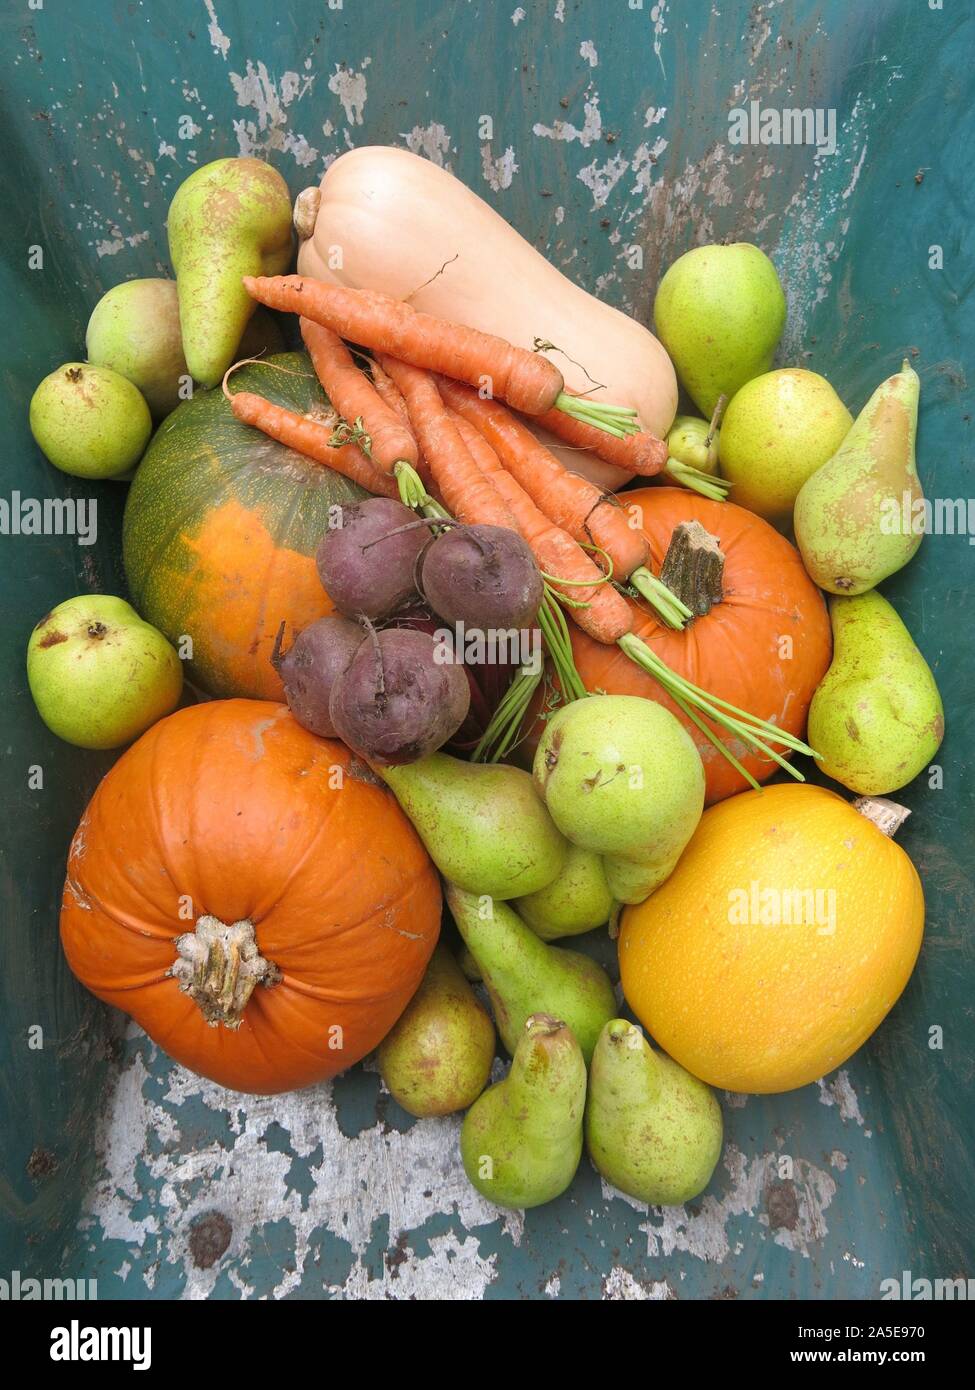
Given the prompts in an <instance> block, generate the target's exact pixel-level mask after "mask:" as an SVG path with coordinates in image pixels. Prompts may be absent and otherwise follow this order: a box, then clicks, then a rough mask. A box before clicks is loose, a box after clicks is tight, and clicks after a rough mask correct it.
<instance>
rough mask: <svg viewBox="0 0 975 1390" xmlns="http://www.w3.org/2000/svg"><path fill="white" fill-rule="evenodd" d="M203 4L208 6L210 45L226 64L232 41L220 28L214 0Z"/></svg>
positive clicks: (206, 0) (205, 1)
mask: <svg viewBox="0 0 975 1390" xmlns="http://www.w3.org/2000/svg"><path fill="white" fill-rule="evenodd" d="M203 3H204V4H205V5H206V9H207V14H208V16H209V18H210V23H209V24H208V25H207V34H208V35H209V38H210V44H211V46H212V48H213V51H214V53H219V54H220V56H221V58H222V59H223V60H224V62H226V61H227V54H228V53H229V52H230V40H229V39H228V37H227V35H226V34H225V33H224V32H223V30H222V29H221V28H220V24H219V21H218V19H217V12H216V9H215V8H214V4H213V0H203Z"/></svg>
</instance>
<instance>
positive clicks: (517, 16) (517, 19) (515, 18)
mask: <svg viewBox="0 0 975 1390" xmlns="http://www.w3.org/2000/svg"><path fill="white" fill-rule="evenodd" d="M524 18H525V11H524V10H523V9H522V8H521V6H520V5H519V6H518V8H517V9H516V10H515V12H514V14H513V15H512V16H511V22H512V24H514V25H515V27H516V28H517V26H518V25H519V24H520V23H521V21H522V20H523V19H524Z"/></svg>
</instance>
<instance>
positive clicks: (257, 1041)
mask: <svg viewBox="0 0 975 1390" xmlns="http://www.w3.org/2000/svg"><path fill="white" fill-rule="evenodd" d="M439 929H440V886H439V880H438V878H437V875H436V873H435V871H434V869H433V866H432V864H431V862H430V860H429V858H428V856H427V854H426V851H425V850H424V848H423V846H422V844H421V843H420V840H419V838H418V837H417V835H416V832H415V831H414V830H413V827H412V826H411V825H410V823H409V821H408V820H407V819H406V817H405V816H404V815H403V813H402V811H401V810H400V809H399V806H398V805H397V803H396V801H395V799H394V797H393V795H392V793H391V792H389V791H388V790H387V789H386V788H385V787H384V786H382V785H379V784H377V782H376V780H375V779H374V778H373V775H372V773H370V772H369V770H368V769H367V768H365V767H364V766H363V765H362V764H360V763H359V762H358V760H357V759H356V758H355V757H354V756H353V755H352V754H351V753H350V752H349V751H348V749H346V748H345V746H344V745H343V744H341V743H338V742H334V741H331V740H327V739H320V738H316V737H315V736H314V735H313V734H310V733H308V732H307V730H305V729H303V728H302V727H301V725H300V724H298V723H297V721H296V720H295V719H294V718H293V717H292V715H291V714H290V712H289V711H288V709H287V708H286V707H285V706H284V705H279V704H274V703H270V702H266V701H257V700H220V701H215V702H212V703H208V704H202V705H195V706H193V707H191V708H189V709H183V710H179V711H178V712H177V713H176V714H173V715H170V717H169V718H168V719H164V720H162V721H161V722H160V723H158V724H156V725H154V726H153V728H151V729H150V730H149V731H148V733H146V734H144V735H143V737H142V738H141V739H140V740H139V741H138V743H136V744H134V745H133V747H132V748H130V749H129V750H128V752H127V753H125V755H124V756H123V757H122V758H121V759H120V760H119V761H118V762H117V763H116V764H115V766H114V767H113V768H112V770H111V771H110V772H109V773H108V775H107V776H106V777H105V778H104V780H103V781H102V783H101V785H100V786H99V787H98V790H97V791H96V792H95V795H94V796H93V798H92V800H91V802H90V804H89V806H88V808H87V810H86V811H85V813H84V815H83V817H82V819H81V824H80V825H79V826H78V830H77V832H76V834H75V837H74V841H73V842H72V845H71V851H70V854H69V856H68V872H67V879H66V882H65V886H64V899H63V905H62V909H61V940H62V942H63V944H64V949H65V952H66V954H67V957H68V962H69V964H70V966H71V968H72V970H73V971H74V973H75V974H76V975H77V976H78V978H79V979H80V980H81V981H82V983H83V984H85V985H86V986H87V987H88V988H89V989H90V990H91V991H92V993H93V994H96V995H97V996H98V997H99V998H100V999H104V1000H105V1001H106V1002H107V1003H109V1004H115V1005H116V1006H117V1007H118V1008H120V1009H124V1011H125V1012H126V1013H128V1014H131V1016H132V1017H133V1018H134V1019H135V1020H136V1022H137V1023H139V1024H140V1025H141V1026H142V1027H143V1028H144V1029H145V1030H146V1032H147V1033H148V1034H149V1036H150V1037H151V1038H153V1040H154V1041H155V1042H157V1043H158V1044H159V1046H160V1047H162V1048H164V1049H165V1050H166V1051H167V1052H168V1053H169V1054H170V1055H171V1056H173V1057H175V1058H176V1060H177V1061H179V1062H182V1063H183V1064H184V1065H185V1066H187V1067H190V1068H191V1069H192V1070H193V1071H196V1072H199V1073H201V1074H202V1075H203V1076H208V1077H210V1078H211V1079H212V1080H214V1081H217V1082H219V1083H220V1084H222V1085H224V1086H229V1087H231V1088H232V1089H233V1090H238V1091H254V1092H259V1093H262V1094H267V1093H271V1092H275V1091H287V1090H292V1089H294V1088H296V1087H299V1086H307V1085H309V1084H311V1083H312V1082H315V1081H321V1080H322V1079H324V1078H326V1077H329V1076H333V1075H335V1073H337V1072H339V1071H343V1070H344V1069H345V1068H346V1067H349V1066H351V1065H352V1064H353V1062H356V1061H358V1060H359V1058H361V1057H363V1056H365V1054H366V1053H367V1052H370V1051H371V1050H372V1049H373V1048H374V1047H376V1046H377V1045H378V1044H379V1043H380V1042H381V1041H382V1039H383V1038H384V1037H385V1035H386V1033H387V1032H388V1031H389V1029H390V1028H391V1027H392V1026H393V1024H394V1023H395V1022H396V1020H397V1018H398V1017H399V1015H400V1013H401V1012H402V1011H403V1009H404V1008H405V1007H406V1004H407V1003H408V1002H409V1000H410V998H411V997H412V995H413V993H414V991H415V990H416V988H417V986H418V985H419V983H420V980H421V979H422V977H423V973H424V970H425V969H426V965H427V961H428V960H429V958H430V955H431V953H432V951H433V948H434V946H435V945H436V942H437V936H438V934H439Z"/></svg>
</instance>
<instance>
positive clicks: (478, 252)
mask: <svg viewBox="0 0 975 1390" xmlns="http://www.w3.org/2000/svg"><path fill="white" fill-rule="evenodd" d="M295 227H296V229H297V231H298V236H299V239H300V245H299V250H298V271H299V274H301V275H311V276H315V277H316V278H318V279H320V280H328V281H331V282H332V283H334V284H340V285H349V286H352V287H353V288H356V289H372V290H381V291H382V292H383V293H385V294H390V295H393V296H395V297H396V298H397V299H409V301H410V303H411V304H412V305H413V307H414V308H416V309H420V310H422V311H423V312H425V313H428V314H436V315H438V316H439V317H441V318H445V319H450V320H452V321H453V322H455V323H463V324H467V325H468V326H469V327H471V328H479V329H481V330H482V331H483V332H486V333H495V334H497V335H498V336H499V337H501V338H507V339H508V341H509V342H512V343H515V344H517V345H518V346H520V347H525V348H531V347H532V346H533V344H534V341H535V339H536V338H541V339H543V340H545V341H548V342H551V343H555V344H557V346H558V347H559V348H560V349H561V350H562V351H561V352H560V353H554V354H551V356H552V360H553V361H554V362H555V363H556V365H557V366H558V368H559V370H560V371H561V372H562V373H563V376H564V377H565V382H566V386H567V388H568V389H569V390H574V391H590V390H591V388H592V382H591V381H590V380H589V379H588V378H587V376H586V371H585V370H584V369H583V368H585V369H586V370H588V371H589V372H591V373H592V375H593V377H595V378H596V380H597V381H600V382H602V383H604V386H605V389H603V390H598V391H594V392H593V398H594V399H596V400H607V401H614V402H616V403H617V404H619V405H628V406H633V407H634V408H635V409H636V410H637V411H638V413H639V416H640V420H641V423H642V424H643V426H644V428H645V429H648V430H650V431H652V432H653V433H654V434H656V435H659V436H660V437H661V438H662V437H663V436H664V435H665V434H666V433H667V431H668V430H669V429H670V426H671V423H672V421H673V418H674V413H675V411H676V409H677V379H676V377H675V375H674V369H673V366H672V365H671V362H670V358H669V357H668V356H667V353H666V351H665V350H664V348H663V347H662V346H661V345H660V343H658V342H657V339H656V338H655V337H654V336H653V334H652V333H650V332H649V331H648V330H647V329H646V328H644V327H643V325H642V324H639V323H637V322H636V320H635V319H631V318H628V317H627V315H626V314H623V313H620V311H619V310H618V309H614V308H612V307H611V306H610V305H609V304H603V303H601V302H600V301H599V300H598V299H594V298H593V296H592V295H591V294H587V293H586V291H585V290H583V289H582V288H580V286H578V285H576V284H573V282H572V281H571V280H568V279H566V277H565V276H564V275H562V274H561V272H560V271H558V270H556V269H555V267H554V266H553V265H552V264H550V262H549V261H547V260H546V259H545V257H544V256H541V255H540V254H539V253H538V252H537V251H536V250H535V248H534V247H533V246H530V245H529V244H528V242H527V241H525V240H524V238H523V237H521V236H519V235H518V233H517V232H516V231H515V229H514V228H513V227H511V226H509V224H508V223H507V222H506V221H505V220H504V218H503V217H501V216H499V214H498V213H496V212H495V211H494V209H493V208H490V207H489V206H488V205H487V203H485V202H484V201H483V200H482V199H481V198H479V197H478V196H477V194H476V193H473V192H472V191H471V190H470V189H469V188H467V187H466V186H465V185H464V184H463V183H461V182H460V180H459V179H456V178H454V176H453V175H452V174H450V173H448V172H447V171H446V170H445V169H441V168H439V167H438V166H437V165H436V164H431V163H430V161H429V160H426V159H422V158H421V157H420V156H419V155H415V154H411V153H410V152H409V151H408V150H401V149H395V148H393V147H391V146H381V145H367V146H364V147H363V148H361V149H356V150H350V151H349V152H348V153H347V154H344V155H342V156H341V157H340V158H339V159H337V160H336V161H335V163H334V164H332V165H331V167H330V168H329V169H328V170H327V171H326V173H325V177H324V178H323V179H322V183H321V188H320V189H316V188H310V189H305V191H304V192H303V193H300V194H299V195H298V200H297V202H296V204H295ZM339 261H340V262H341V264H340V265H337V264H336V263H337V262H339ZM448 262H449V264H447V263H448ZM441 266H443V270H442V272H441V273H440V274H438V273H437V272H438V271H440V270H441ZM571 359H575V360H574V361H573V360H571ZM577 364H581V365H577ZM536 433H538V434H539V436H540V437H541V438H543V439H544V441H545V443H546V444H548V445H549V447H550V448H552V450H553V452H554V453H556V454H558V455H559V456H560V457H561V458H562V460H563V462H564V463H565V464H566V466H567V467H570V468H572V469H573V470H574V471H575V472H578V473H585V474H586V475H587V476H588V477H590V478H592V480H593V481H594V482H598V483H600V484H601V485H603V486H606V487H618V486H620V484H621V483H623V482H624V481H626V480H627V479H628V478H629V476H630V475H629V474H627V473H623V472H622V471H621V470H620V469H618V468H614V467H611V466H610V465H609V464H606V463H604V462H603V461H602V460H601V459H597V458H596V456H595V455H594V454H590V453H588V452H584V451H581V450H578V449H572V448H568V447H566V446H565V445H563V444H562V443H561V442H560V441H558V440H555V439H554V438H553V437H552V436H551V435H548V434H546V433H545V432H544V431H542V430H541V429H540V428H536Z"/></svg>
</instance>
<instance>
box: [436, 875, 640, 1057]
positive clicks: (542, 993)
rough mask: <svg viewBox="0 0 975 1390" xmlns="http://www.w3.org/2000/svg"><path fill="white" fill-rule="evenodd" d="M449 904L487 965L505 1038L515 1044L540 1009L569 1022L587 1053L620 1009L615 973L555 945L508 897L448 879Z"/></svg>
mask: <svg viewBox="0 0 975 1390" xmlns="http://www.w3.org/2000/svg"><path fill="white" fill-rule="evenodd" d="M446 888H447V894H446V896H447V905H448V907H449V908H450V911H451V914H452V916H453V919H454V921H455V922H456V923H457V930H458V931H459V932H460V934H461V936H462V937H463V938H464V941H465V943H466V945H467V947H468V949H469V950H470V952H471V954H472V955H473V957H474V959H475V960H476V961H477V963H478V965H479V966H480V969H481V973H482V975H483V977H484V985H485V988H486V989H487V992H488V997H489V999H490V1000H491V1009H492V1011H493V1013H494V1021H495V1023H496V1024H497V1028H498V1032H499V1034H500V1035H501V1041H502V1042H503V1043H504V1045H505V1047H506V1048H507V1049H508V1051H509V1052H513V1051H514V1050H515V1047H516V1045H517V1042H518V1038H519V1036H520V1035H521V1030H522V1028H523V1026H524V1023H525V1020H526V1019H527V1018H528V1016H529V1015H530V1014H533V1013H537V1012H538V1011H539V1010H542V1011H544V1012H545V1013H550V1014H556V1015H557V1016H558V1017H559V1018H561V1019H562V1020H563V1021H564V1022H565V1023H567V1024H568V1025H569V1027H570V1028H571V1029H572V1031H573V1033H574V1034H575V1037H576V1041H577V1042H578V1044H579V1046H580V1047H581V1048H582V1052H583V1055H584V1057H585V1058H586V1061H587V1062H588V1060H589V1058H590V1057H591V1056H592V1050H593V1048H594V1047H595V1046H596V1039H597V1038H598V1037H599V1034H600V1032H601V1031H602V1027H603V1024H604V1023H605V1022H606V1021H607V1019H610V1018H612V1017H613V1014H614V1013H615V1011H616V996H615V994H614V993H613V986H612V983H611V982H610V978H609V976H608V975H607V974H606V971H605V970H603V968H602V966H600V965H597V964H596V962H595V961H594V960H590V958H589V956H584V955H583V954H582V953H581V951H570V950H567V949H566V948H565V947H564V946H550V945H548V943H547V942H545V941H542V940H541V939H540V938H539V937H537V936H536V935H535V933H534V932H533V931H532V929H531V927H529V925H528V924H527V922H523V921H522V920H521V918H520V917H519V916H518V914H517V912H515V910H514V909H513V908H512V907H510V906H509V905H508V904H507V903H502V902H494V901H492V899H491V898H486V897H484V896H483V895H481V896H478V897H475V896H474V894H472V893H464V892H463V891H462V890H461V889H460V888H458V887H456V885H455V884H453V883H448V884H447V885H446Z"/></svg>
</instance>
